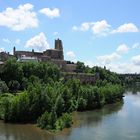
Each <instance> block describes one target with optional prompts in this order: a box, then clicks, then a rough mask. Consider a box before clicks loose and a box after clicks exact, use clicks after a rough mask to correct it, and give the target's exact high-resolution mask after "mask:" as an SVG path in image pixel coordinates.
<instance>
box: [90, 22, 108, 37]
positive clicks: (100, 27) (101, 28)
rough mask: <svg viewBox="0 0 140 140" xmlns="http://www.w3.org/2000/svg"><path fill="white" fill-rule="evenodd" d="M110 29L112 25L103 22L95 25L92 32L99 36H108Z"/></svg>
mask: <svg viewBox="0 0 140 140" xmlns="http://www.w3.org/2000/svg"><path fill="white" fill-rule="evenodd" d="M109 27H110V25H109V24H108V23H107V21H106V20H101V21H97V22H95V23H94V25H93V26H92V31H93V33H94V34H97V35H106V34H107V32H108V31H109Z"/></svg>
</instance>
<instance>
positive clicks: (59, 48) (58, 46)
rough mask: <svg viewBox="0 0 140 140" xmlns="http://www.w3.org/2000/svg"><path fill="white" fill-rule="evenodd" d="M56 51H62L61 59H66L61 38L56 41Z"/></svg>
mask: <svg viewBox="0 0 140 140" xmlns="http://www.w3.org/2000/svg"><path fill="white" fill-rule="evenodd" d="M55 49H56V50H59V51H60V55H61V59H64V55H63V44H62V40H60V39H59V38H58V39H57V40H55Z"/></svg>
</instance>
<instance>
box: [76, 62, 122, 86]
mask: <svg viewBox="0 0 140 140" xmlns="http://www.w3.org/2000/svg"><path fill="white" fill-rule="evenodd" d="M76 72H82V73H90V74H95V75H96V76H99V78H100V80H101V81H106V82H107V83H112V84H121V83H122V81H121V80H122V79H120V77H119V76H118V74H117V73H115V72H111V71H110V70H107V69H106V67H104V68H102V67H99V66H94V67H92V68H90V67H89V66H86V65H85V64H84V63H83V62H80V61H78V62H77V67H76Z"/></svg>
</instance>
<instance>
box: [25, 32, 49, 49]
mask: <svg viewBox="0 0 140 140" xmlns="http://www.w3.org/2000/svg"><path fill="white" fill-rule="evenodd" d="M25 47H27V48H33V49H36V50H37V51H44V50H46V49H49V43H48V42H47V38H46V36H45V34H44V33H42V32H41V33H40V34H39V35H36V36H34V37H33V38H31V39H29V40H28V41H27V42H26V45H25Z"/></svg>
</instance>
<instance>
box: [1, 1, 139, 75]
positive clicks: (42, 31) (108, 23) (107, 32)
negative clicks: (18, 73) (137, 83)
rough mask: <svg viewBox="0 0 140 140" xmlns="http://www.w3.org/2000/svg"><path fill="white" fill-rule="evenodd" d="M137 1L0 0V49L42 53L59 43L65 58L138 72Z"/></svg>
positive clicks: (128, 71)
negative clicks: (56, 40)
mask: <svg viewBox="0 0 140 140" xmlns="http://www.w3.org/2000/svg"><path fill="white" fill-rule="evenodd" d="M139 13H140V1H139V0H75V1H74V0H40V1H39V0H30V1H28V0H0V51H7V52H10V53H12V49H13V46H16V49H17V50H32V49H35V50H36V51H44V50H46V49H47V48H54V39H57V38H60V39H62V41H63V47H64V55H65V59H66V60H71V61H74V62H76V61H77V60H79V61H83V62H84V63H85V64H86V65H89V66H94V65H98V66H102V67H103V66H106V67H107V68H108V69H110V70H112V71H115V72H118V73H135V72H136V73H140V18H139Z"/></svg>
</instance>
